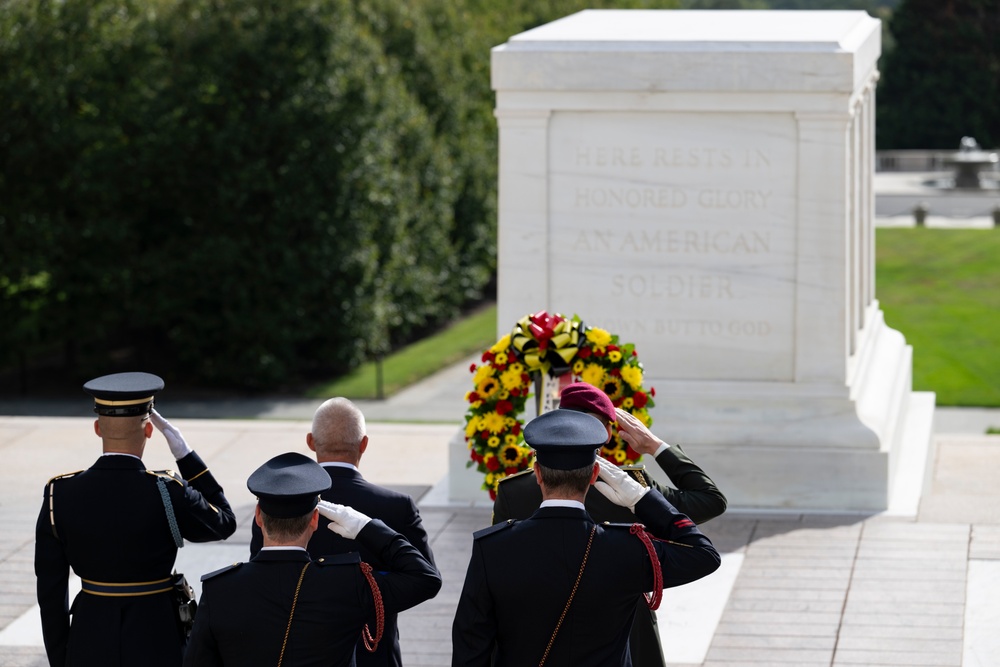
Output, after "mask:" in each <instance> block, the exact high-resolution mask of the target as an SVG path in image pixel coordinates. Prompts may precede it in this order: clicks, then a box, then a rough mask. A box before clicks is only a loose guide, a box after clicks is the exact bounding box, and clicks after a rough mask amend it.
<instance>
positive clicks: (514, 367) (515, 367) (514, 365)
mask: <svg viewBox="0 0 1000 667" xmlns="http://www.w3.org/2000/svg"><path fill="white" fill-rule="evenodd" d="M507 370H509V371H517V372H518V374H519V375H520V374H521V373H523V372H524V364H522V363H521V362H519V361H515V362H514V363H512V364H509V365H508V366H507Z"/></svg>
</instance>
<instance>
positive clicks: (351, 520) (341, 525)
mask: <svg viewBox="0 0 1000 667" xmlns="http://www.w3.org/2000/svg"><path fill="white" fill-rule="evenodd" d="M318 509H319V513H320V514H322V515H323V516H324V517H326V518H327V519H329V520H330V525H328V526H327V528H329V529H330V530H332V531H333V532H335V533H337V534H338V535H340V536H341V537H346V538H347V539H349V540H353V539H354V538H356V537H357V536H358V533H360V532H361V529H362V528H364V527H365V526H367V525H368V522H369V521H371V520H372V519H371V517H370V516H368V515H367V514H362V513H361V512H359V511H357V510H356V509H354V508H353V507H348V506H347V505H338V504H337V503H328V502H327V501H325V500H321V501H319V508H318Z"/></svg>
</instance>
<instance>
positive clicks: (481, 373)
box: [472, 364, 493, 387]
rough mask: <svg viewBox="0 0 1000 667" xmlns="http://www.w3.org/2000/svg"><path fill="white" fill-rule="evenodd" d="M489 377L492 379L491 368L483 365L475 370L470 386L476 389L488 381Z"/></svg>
mask: <svg viewBox="0 0 1000 667" xmlns="http://www.w3.org/2000/svg"><path fill="white" fill-rule="evenodd" d="M491 377H493V367H492V366H490V365H489V364H483V365H482V366H479V367H477V368H476V373H475V375H473V376H472V384H474V385H476V386H477V387H478V386H479V385H481V384H482V383H483V381H484V380H488V379H489V378H491Z"/></svg>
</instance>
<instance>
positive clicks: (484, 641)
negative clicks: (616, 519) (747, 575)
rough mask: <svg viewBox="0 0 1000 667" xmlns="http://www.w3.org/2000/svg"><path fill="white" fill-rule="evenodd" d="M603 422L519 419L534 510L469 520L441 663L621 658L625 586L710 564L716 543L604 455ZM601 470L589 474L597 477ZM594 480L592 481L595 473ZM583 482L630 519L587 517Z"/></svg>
mask: <svg viewBox="0 0 1000 667" xmlns="http://www.w3.org/2000/svg"><path fill="white" fill-rule="evenodd" d="M607 437H608V432H607V429H606V427H605V425H604V424H603V423H601V421H600V420H598V419H597V418H596V417H593V416H592V415H589V414H585V413H582V412H576V411H573V410H566V409H558V410H553V411H552V412H547V413H545V414H543V415H541V416H539V417H537V418H535V419H533V420H532V421H531V422H529V423H528V425H527V426H526V427H525V429H524V439H525V441H526V442H527V443H528V444H529V445H531V446H532V447H533V448H534V449H535V452H536V465H535V469H534V470H535V475H536V477H537V480H538V486H539V487H540V488H541V492H542V503H541V506H540V507H539V508H538V510H537V511H536V512H535V513H534V514H532V515H531V517H530V518H528V519H526V520H524V521H514V520H509V521H507V522H505V523H499V524H496V525H494V526H492V527H490V528H485V529H483V530H481V531H479V532H477V533H476V534H475V536H474V541H473V545H472V557H471V559H470V561H469V568H468V572H467V574H466V578H465V585H464V587H463V589H462V594H461V596H460V598H459V602H458V609H457V610H456V612H455V620H454V623H453V625H452V665H455V666H458V665H462V666H463V667H470V666H474V665H482V666H483V667H486V666H488V665H494V666H496V667H504V666H511V667H514V666H517V667H522V666H523V665H536V664H537V665H543V664H548V665H551V666H556V665H559V666H562V665H572V666H573V667H588V666H593V667H608V666H610V665H628V664H631V662H630V661H629V650H628V641H629V629H630V628H631V627H632V620H633V617H634V616H635V611H636V598H637V597H638V596H639V595H640V594H642V593H645V592H647V591H652V592H653V599H651V603H652V604H653V606H654V607H655V605H656V604H657V601H656V598H657V597H658V596H659V594H660V592H661V591H662V589H663V588H668V587H671V586H679V585H681V584H686V583H688V582H691V581H694V580H696V579H700V578H701V577H704V576H705V575H707V574H710V573H712V572H714V571H715V570H716V569H717V568H718V567H719V563H720V558H719V553H718V552H717V551H716V549H715V547H714V546H712V543H711V542H710V541H709V539H708V538H707V537H705V535H703V534H702V533H701V531H699V530H698V527H697V526H696V525H695V524H694V522H693V521H691V519H689V518H688V517H687V516H685V515H684V514H681V513H680V512H678V511H677V510H676V509H675V508H674V507H673V505H671V504H670V503H669V502H668V501H667V499H666V498H665V497H664V496H663V494H661V493H649V490H650V489H649V487H645V486H642V485H641V484H639V483H638V482H637V481H635V480H634V479H632V478H631V477H629V475H628V474H627V473H626V472H625V471H623V470H621V469H619V468H618V467H617V466H614V465H612V464H610V463H607V462H606V461H604V460H603V459H600V460H598V459H597V448H598V447H600V446H601V445H603V444H604V443H605V442H606V441H607ZM598 476H599V477H600V481H596V480H597V479H598ZM595 481H596V484H594V482H595ZM591 484H594V486H595V487H596V488H597V490H598V491H600V492H601V493H602V494H604V495H605V496H606V497H607V498H608V499H609V500H611V501H612V502H613V503H615V504H616V505H619V506H621V507H627V508H629V509H630V510H631V511H632V512H633V513H634V514H635V516H636V518H637V520H638V521H639V522H641V523H642V524H645V526H646V529H648V531H649V533H650V534H651V535H652V538H655V539H652V538H651V537H650V535H647V534H645V532H644V531H642V530H638V529H637V528H636V527H635V526H634V524H633V525H630V524H627V523H625V524H604V525H598V524H597V523H596V522H595V521H594V520H593V519H592V518H591V516H590V515H589V514H588V513H587V511H586V509H585V507H584V498H585V496H586V494H587V489H588V488H589V487H590V485H591Z"/></svg>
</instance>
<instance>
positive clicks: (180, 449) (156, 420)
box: [149, 410, 191, 461]
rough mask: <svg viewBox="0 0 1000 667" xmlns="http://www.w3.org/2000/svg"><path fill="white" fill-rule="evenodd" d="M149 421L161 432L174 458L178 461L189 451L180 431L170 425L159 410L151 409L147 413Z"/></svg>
mask: <svg viewBox="0 0 1000 667" xmlns="http://www.w3.org/2000/svg"><path fill="white" fill-rule="evenodd" d="M149 421H151V422H153V426H155V427H156V430H158V431H159V432H160V433H162V434H163V437H164V438H166V439H167V445H169V446H170V453H171V454H173V455H174V459H176V460H178V461H180V460H181V459H182V458H184V457H185V456H187V455H188V454H190V453H191V448H190V447H189V446H188V444H187V442H186V441H185V440H184V436H183V435H181V432H180V431H178V430H177V429H176V428H175V427H173V426H171V425H170V422H168V421H167V420H166V419H164V418H163V417H161V416H160V413H159V412H157V411H156V410H151V411H150V413H149Z"/></svg>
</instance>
